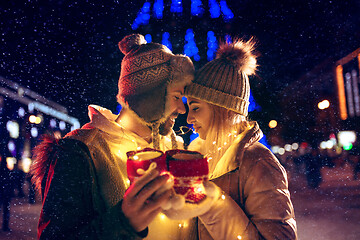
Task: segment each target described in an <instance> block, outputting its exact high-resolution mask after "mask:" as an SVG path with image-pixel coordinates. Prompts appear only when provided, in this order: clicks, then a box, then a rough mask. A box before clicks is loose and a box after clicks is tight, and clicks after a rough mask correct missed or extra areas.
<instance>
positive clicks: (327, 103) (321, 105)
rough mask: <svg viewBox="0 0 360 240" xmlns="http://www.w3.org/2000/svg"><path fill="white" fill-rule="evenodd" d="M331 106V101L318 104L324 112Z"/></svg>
mask: <svg viewBox="0 0 360 240" xmlns="http://www.w3.org/2000/svg"><path fill="white" fill-rule="evenodd" d="M329 106H330V102H329V100H326V99H325V100H323V101H321V102H319V103H318V108H319V109H320V110H324V109H326V108H328V107H329Z"/></svg>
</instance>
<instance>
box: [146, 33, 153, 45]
mask: <svg viewBox="0 0 360 240" xmlns="http://www.w3.org/2000/svg"><path fill="white" fill-rule="evenodd" d="M145 40H146V42H148V43H151V42H152V37H151V34H146V35H145Z"/></svg>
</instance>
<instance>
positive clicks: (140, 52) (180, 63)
mask: <svg viewBox="0 0 360 240" xmlns="http://www.w3.org/2000/svg"><path fill="white" fill-rule="evenodd" d="M119 48H120V50H121V52H122V53H123V54H125V57H124V58H123V60H122V63H121V73H120V78H119V82H118V87H119V92H118V94H117V100H118V102H119V103H120V104H121V105H122V106H124V107H127V108H129V109H130V110H132V111H133V112H135V114H136V115H137V116H138V117H139V118H140V119H141V120H142V122H143V123H145V124H147V125H149V126H151V125H152V123H153V122H156V121H159V122H163V121H165V120H166V117H167V116H165V110H166V109H165V105H166V95H167V87H168V85H169V84H170V83H171V84H172V83H177V82H178V83H184V82H185V83H190V82H191V81H192V79H193V73H194V66H193V64H192V62H191V60H190V58H188V57H186V56H181V55H174V54H173V53H172V52H171V51H170V50H169V49H168V48H167V47H166V46H164V45H162V44H158V43H147V42H146V40H145V38H144V36H143V35H140V34H131V35H128V36H126V37H124V38H123V39H122V40H121V41H120V42H119ZM169 114H170V113H169Z"/></svg>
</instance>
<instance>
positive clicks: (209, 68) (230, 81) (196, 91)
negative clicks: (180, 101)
mask: <svg viewBox="0 0 360 240" xmlns="http://www.w3.org/2000/svg"><path fill="white" fill-rule="evenodd" d="M254 45H255V42H254V41H253V40H252V39H250V40H249V41H247V42H245V41H243V40H242V39H237V40H234V42H233V43H223V44H221V45H220V47H219V49H218V51H217V53H216V59H214V60H212V61H210V62H208V63H207V64H205V65H204V66H203V67H202V68H201V69H200V70H199V71H197V73H196V74H195V79H194V82H193V83H191V84H190V85H189V86H187V87H186V89H185V95H186V96H187V97H193V98H196V99H200V100H202V101H205V102H208V103H211V104H214V105H217V106H220V107H224V108H226V109H230V110H232V111H234V112H237V113H239V114H241V115H243V116H247V115H248V107H249V98H250V83H249V78H248V76H249V75H252V74H254V73H255V71H256V67H257V64H256V56H255V54H254V53H253V51H254Z"/></svg>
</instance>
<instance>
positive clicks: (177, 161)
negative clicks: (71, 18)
mask: <svg viewBox="0 0 360 240" xmlns="http://www.w3.org/2000/svg"><path fill="white" fill-rule="evenodd" d="M165 155H166V162H167V164H168V170H169V172H170V173H171V174H172V175H173V176H174V190H175V192H176V193H177V194H181V195H183V196H184V197H185V200H186V201H187V202H190V203H198V202H200V201H201V200H203V199H204V198H205V197H206V193H205V189H204V185H203V182H204V181H207V180H208V174H209V167H208V161H207V158H206V157H204V156H203V155H202V154H200V153H199V152H195V151H188V150H169V151H167V152H166V153H165Z"/></svg>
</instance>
